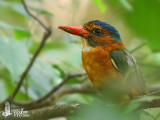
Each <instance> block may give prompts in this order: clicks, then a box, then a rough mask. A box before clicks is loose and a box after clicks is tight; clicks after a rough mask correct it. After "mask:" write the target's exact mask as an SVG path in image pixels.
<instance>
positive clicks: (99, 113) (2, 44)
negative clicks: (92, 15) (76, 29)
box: [0, 0, 160, 120]
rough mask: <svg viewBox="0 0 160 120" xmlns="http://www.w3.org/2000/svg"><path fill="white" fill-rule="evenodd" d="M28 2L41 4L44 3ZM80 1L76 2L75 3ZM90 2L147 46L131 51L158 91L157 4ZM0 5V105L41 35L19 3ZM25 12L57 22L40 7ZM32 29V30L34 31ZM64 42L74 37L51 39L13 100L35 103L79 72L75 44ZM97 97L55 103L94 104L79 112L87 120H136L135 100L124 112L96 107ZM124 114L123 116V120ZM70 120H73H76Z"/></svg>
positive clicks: (5, 0) (152, 119) (149, 118)
mask: <svg viewBox="0 0 160 120" xmlns="http://www.w3.org/2000/svg"><path fill="white" fill-rule="evenodd" d="M77 1H78V0H77ZM29 2H31V3H32V2H37V3H39V4H42V3H43V0H36V1H29ZM80 2H81V1H80V0H79V1H78V2H77V4H79V3H80ZM91 2H94V3H95V4H96V5H97V6H98V7H99V9H100V11H101V12H102V13H106V12H107V10H108V9H109V8H112V9H113V13H115V14H118V16H119V19H120V20H122V21H124V23H126V25H127V28H128V29H129V28H130V29H129V31H131V32H133V31H134V32H133V36H135V38H136V39H138V40H139V41H141V43H143V41H144V40H145V41H147V44H146V45H145V47H142V48H141V49H140V50H135V52H134V53H133V54H134V55H135V56H136V59H137V62H138V63H139V65H140V67H141V68H142V71H143V74H144V78H145V80H146V81H147V82H148V83H149V85H150V86H160V83H159V78H160V74H159V70H160V62H159V61H160V53H159V52H160V47H159V44H160V41H159V40H158V39H159V38H160V34H159V28H160V24H159V21H160V15H159V12H160V1H159V0H152V1H151V0H91ZM77 4H75V6H77ZM73 5H74V4H73ZM0 6H1V7H0V14H1V16H0V88H1V90H0V95H1V97H0V101H3V100H4V99H5V98H7V96H9V95H10V94H12V92H13V90H14V89H15V87H16V85H17V82H18V80H19V79H20V76H21V74H22V73H23V71H24V70H25V68H26V66H27V65H28V63H29V61H30V59H31V57H32V56H33V54H34V52H35V51H36V49H37V47H38V45H39V43H40V41H38V40H39V39H41V35H42V30H41V29H40V28H39V27H38V25H37V24H32V25H30V23H33V22H34V21H33V20H32V19H31V18H30V17H29V15H28V14H27V13H26V12H25V10H24V8H23V6H22V3H21V0H12V1H11V0H0ZM29 9H31V10H32V12H34V13H35V14H37V15H43V16H45V17H46V18H48V19H53V18H54V17H56V16H55V15H54V14H53V13H51V12H48V11H46V10H44V9H43V8H39V7H33V6H30V7H29ZM113 15H114V14H113ZM32 26H36V27H37V31H38V32H37V31H36V30H34V29H33V28H32ZM59 39H61V40H59ZM66 39H67V40H68V39H71V40H74V39H79V38H77V37H75V36H72V35H66V34H64V35H63V36H62V37H61V38H55V37H54V35H53V36H52V38H50V40H49V41H48V42H47V43H46V45H45V47H44V49H43V51H42V52H41V54H40V56H39V58H38V59H37V60H36V62H35V64H34V66H33V67H32V69H31V71H30V72H29V74H28V76H27V78H26V81H27V82H28V86H27V87H28V92H27V91H26V89H25V87H26V83H24V84H23V87H22V88H21V90H20V92H19V93H18V95H17V97H16V99H17V100H20V101H22V100H26V96H27V95H28V98H29V99H28V100H36V99H38V98H40V97H42V96H44V95H45V94H46V93H47V92H48V91H50V90H51V89H52V88H53V87H54V86H56V85H57V84H58V83H60V82H61V81H62V79H64V78H65V76H66V75H67V74H69V73H74V72H79V71H80V72H82V71H84V70H83V67H82V63H81V52H80V51H81V47H80V45H79V44H75V43H71V42H68V41H67V40H66ZM66 41H67V42H66ZM132 43H133V44H132V46H129V47H128V48H130V47H131V48H135V47H136V46H137V45H135V41H133V42H132ZM133 46H134V47H133ZM152 51H156V52H157V53H154V52H152ZM142 61H143V62H142ZM82 80H83V79H82V78H73V79H71V80H70V81H69V82H68V83H67V84H75V83H80V82H81V81H82ZM27 93H28V94H27ZM97 98H99V96H95V97H93V96H90V95H83V94H76V95H70V96H65V97H63V98H62V99H60V100H59V101H58V102H60V103H64V102H65V103H73V102H81V103H85V104H92V105H93V104H94V105H93V108H91V109H90V110H86V111H84V113H83V114H84V115H87V117H88V119H93V120H97V118H98V119H101V120H103V119H105V120H106V119H113V120H127V119H131V118H132V119H134V120H135V119H137V118H135V117H137V114H136V115H133V114H131V113H132V111H133V109H135V108H136V107H137V102H138V101H134V103H131V105H129V106H128V108H127V109H125V110H123V111H119V110H117V109H115V108H114V107H104V106H105V103H101V102H99V100H97ZM153 99H155V98H154V97H149V98H148V97H147V98H144V99H143V101H149V100H153ZM95 103H96V105H95ZM126 114H127V116H128V117H127V118H124V116H126ZM158 115H159V109H151V110H150V111H149V110H146V111H143V112H141V114H140V118H141V119H142V120H159V119H160V118H159V116H158ZM69 119H71V120H72V119H73V120H75V118H69ZM76 119H78V118H76ZM79 119H80V120H82V118H79Z"/></svg>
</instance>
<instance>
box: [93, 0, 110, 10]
mask: <svg viewBox="0 0 160 120" xmlns="http://www.w3.org/2000/svg"><path fill="white" fill-rule="evenodd" d="M92 1H93V2H94V3H95V4H96V5H97V6H98V7H99V8H100V9H101V12H102V13H104V12H106V9H107V8H106V5H104V3H103V0H92Z"/></svg>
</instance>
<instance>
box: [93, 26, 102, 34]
mask: <svg viewBox="0 0 160 120" xmlns="http://www.w3.org/2000/svg"><path fill="white" fill-rule="evenodd" d="M93 33H94V34H95V35H97V36H100V35H103V33H102V30H100V29H98V28H95V29H93Z"/></svg>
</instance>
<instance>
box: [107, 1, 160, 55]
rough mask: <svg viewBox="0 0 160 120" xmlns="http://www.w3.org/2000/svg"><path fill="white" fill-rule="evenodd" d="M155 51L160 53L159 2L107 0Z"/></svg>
mask: <svg viewBox="0 0 160 120" xmlns="http://www.w3.org/2000/svg"><path fill="white" fill-rule="evenodd" d="M106 1H107V2H108V3H110V4H111V5H112V7H116V9H117V12H119V15H120V16H121V17H123V19H124V20H125V21H126V23H128V25H130V27H131V28H132V29H134V31H135V32H136V33H138V34H137V35H139V36H141V37H144V39H145V40H146V41H147V44H148V45H149V47H150V48H151V49H152V50H153V51H157V52H158V51H160V46H159V44H160V41H159V38H160V34H159V28H160V24H159V20H160V15H159V11H160V1H159V0H106Z"/></svg>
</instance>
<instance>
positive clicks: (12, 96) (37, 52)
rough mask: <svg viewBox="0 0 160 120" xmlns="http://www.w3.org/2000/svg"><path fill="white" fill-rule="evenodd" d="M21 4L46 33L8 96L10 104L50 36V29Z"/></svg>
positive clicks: (24, 4)
mask: <svg viewBox="0 0 160 120" xmlns="http://www.w3.org/2000/svg"><path fill="white" fill-rule="evenodd" d="M22 3H23V6H24V8H25V10H26V12H27V13H28V14H29V15H30V16H31V17H32V18H33V19H35V20H36V21H37V22H38V23H39V24H40V25H41V26H42V27H43V28H44V29H45V30H46V32H45V33H44V35H43V38H42V40H41V44H40V45H39V47H38V49H37V51H36V52H35V54H34V56H33V57H32V59H31V61H30V63H29V65H28V66H27V68H26V70H25V71H24V73H23V74H22V76H21V78H20V81H19V83H18V85H17V87H16V89H15V90H14V92H13V94H12V95H11V96H10V98H9V99H8V100H9V101H10V102H11V101H12V100H13V99H14V98H15V96H16V94H17V93H18V91H19V89H20V87H21V86H22V84H23V81H24V79H25V78H26V76H27V74H28V72H29V71H30V69H31V67H32V66H33V64H34V62H35V60H36V58H37V56H38V55H39V53H40V51H41V50H42V48H43V47H44V45H45V42H46V40H47V39H48V37H49V36H50V35H51V34H52V31H51V29H49V28H47V27H46V26H45V24H44V23H43V22H42V21H41V20H40V19H39V18H37V17H36V16H34V15H33V14H32V13H31V12H30V11H29V10H28V8H27V5H26V3H25V0H22Z"/></svg>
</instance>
